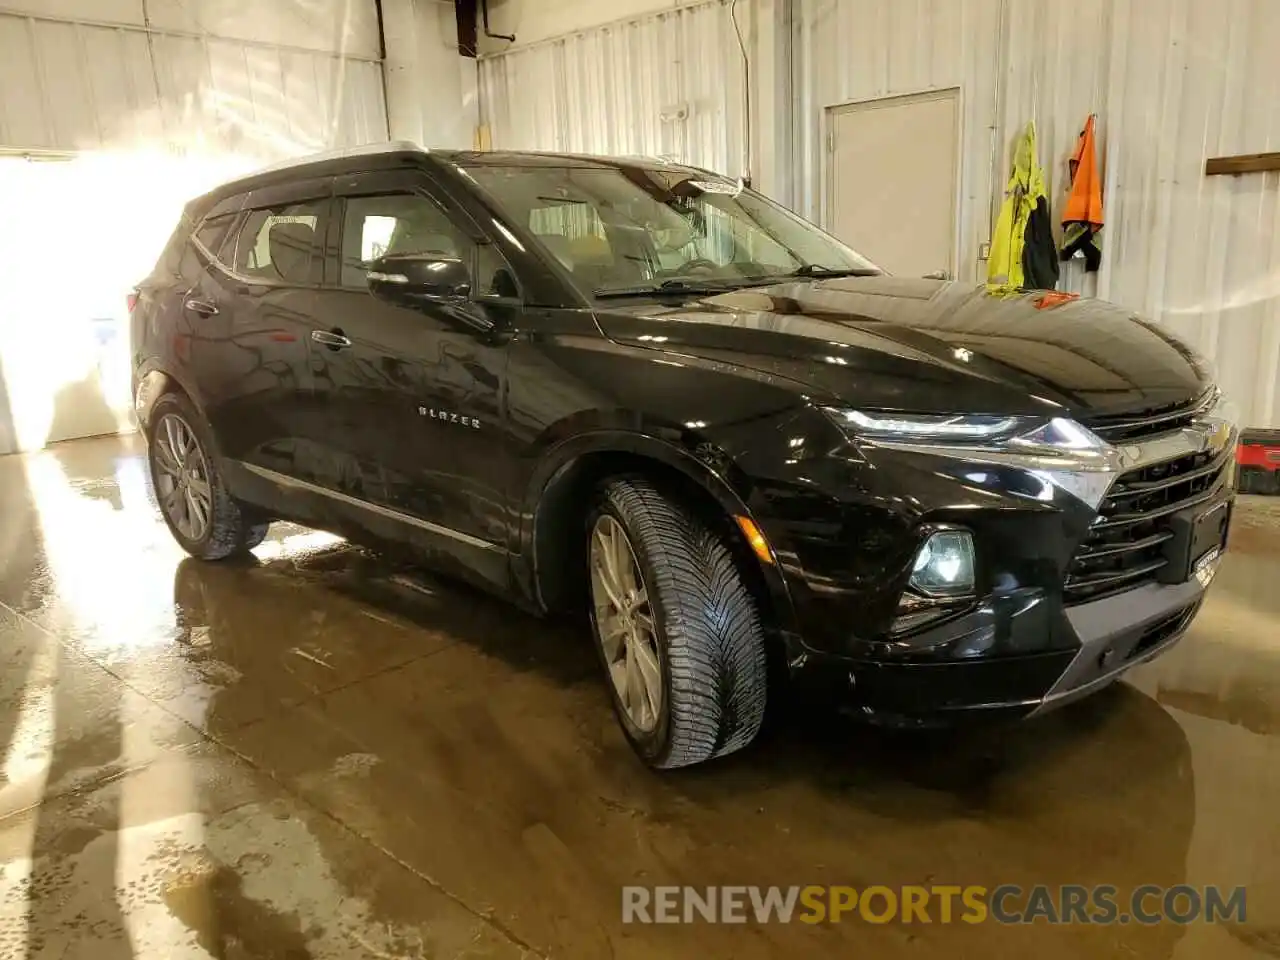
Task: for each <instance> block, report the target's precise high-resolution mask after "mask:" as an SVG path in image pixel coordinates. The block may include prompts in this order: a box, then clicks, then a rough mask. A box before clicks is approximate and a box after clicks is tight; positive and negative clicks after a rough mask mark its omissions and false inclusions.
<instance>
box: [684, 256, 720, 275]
mask: <svg viewBox="0 0 1280 960" xmlns="http://www.w3.org/2000/svg"><path fill="white" fill-rule="evenodd" d="M676 269H677V270H678V271H679V272H680V273H718V272H719V270H720V264H718V263H716V262H715V261H714V260H708V259H707V258H706V257H694V258H693V259H692V260H690V261H688V262H687V263H682V264H680V266H679V267H677V268H676Z"/></svg>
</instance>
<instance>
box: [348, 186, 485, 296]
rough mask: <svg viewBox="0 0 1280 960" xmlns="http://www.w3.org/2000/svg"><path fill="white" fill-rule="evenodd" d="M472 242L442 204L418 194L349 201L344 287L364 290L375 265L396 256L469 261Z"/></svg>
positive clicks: (354, 198) (352, 199) (353, 198)
mask: <svg viewBox="0 0 1280 960" xmlns="http://www.w3.org/2000/svg"><path fill="white" fill-rule="evenodd" d="M471 248H472V242H471V238H470V237H468V236H467V235H466V234H465V233H463V232H462V231H461V230H459V229H458V228H457V227H455V226H454V225H453V223H452V222H451V221H450V220H449V218H448V216H446V214H445V212H444V211H443V210H441V209H440V208H439V207H438V206H437V205H436V204H434V203H433V202H432V201H430V200H428V199H427V198H426V197H420V196H417V195H416V194H408V193H399V194H388V195H386V196H378V197H349V198H348V199H347V201H346V212H345V213H344V215H343V220H342V280H341V283H342V286H344V287H351V288H353V289H359V290H363V289H365V288H366V286H367V281H366V277H365V275H366V274H367V273H368V271H369V265H370V264H371V263H372V262H373V261H374V260H377V259H378V258H379V257H384V256H387V255H388V254H396V253H438V254H443V255H445V256H450V257H458V258H468V257H470V255H471Z"/></svg>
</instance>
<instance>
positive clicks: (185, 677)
mask: <svg viewBox="0 0 1280 960" xmlns="http://www.w3.org/2000/svg"><path fill="white" fill-rule="evenodd" d="M1239 517H1240V519H1239V523H1238V525H1237V529H1236V531H1235V534H1234V539H1233V543H1232V546H1231V550H1230V552H1229V554H1228V556H1227V558H1226V561H1225V563H1224V566H1223V568H1222V571H1221V573H1220V574H1219V579H1218V581H1217V583H1216V584H1215V586H1214V590H1213V593H1212V595H1211V598H1210V600H1209V601H1208V603H1207V605H1206V607H1205V610H1204V612H1203V614H1202V616H1201V617H1200V619H1199V620H1198V621H1197V623H1196V625H1195V626H1194V628H1193V631H1192V633H1191V634H1190V635H1189V636H1188V637H1187V638H1186V640H1185V641H1184V642H1183V643H1182V644H1180V645H1179V647H1178V648H1176V649H1175V650H1174V651H1173V652H1171V653H1170V654H1169V655H1168V656H1166V657H1164V658H1163V659H1161V660H1158V661H1156V662H1155V663H1153V664H1151V665H1149V666H1147V667H1144V668H1141V669H1140V670H1139V671H1137V672H1136V673H1135V674H1134V675H1133V676H1132V678H1131V682H1130V683H1126V684H1121V685H1117V686H1116V687H1114V688H1112V689H1110V690H1108V691H1106V692H1104V693H1102V694H1100V695H1099V696H1097V697H1095V698H1092V699H1091V700H1088V701H1086V702H1085V703H1082V704H1080V705H1078V706H1076V707H1073V708H1070V709H1067V710H1064V711H1060V712H1058V713H1056V714H1053V715H1050V716H1048V717H1046V718H1044V719H1043V720H1041V721H1037V722H1033V723H1029V724H1024V725H1022V726H1020V727H1017V728H1014V729H1009V730H1003V731H999V732H992V733H988V734H985V735H982V736H977V735H968V736H963V737H957V736H945V737H931V738H929V739H920V738H915V737H912V738H904V737H894V736H886V735H884V734H877V733H874V732H872V731H868V730H865V729H861V728H858V727H854V726H850V725H848V724H846V723H842V722H837V721H835V720H833V719H832V718H830V717H827V716H817V717H815V716H807V715H801V714H799V713H798V712H797V711H792V712H791V713H789V714H787V715H784V716H782V717H781V718H780V719H779V720H778V721H777V722H776V723H775V725H774V727H773V728H772V729H771V730H769V731H768V732H767V734H766V735H765V737H764V739H763V741H762V742H761V743H759V744H758V745H757V746H756V747H755V748H753V749H752V750H750V751H748V752H747V753H745V754H742V755H739V756H738V757H736V758H733V759H731V760H728V761H726V762H723V763H719V764H714V765H710V766H707V767H705V768H701V769H697V770H694V771H688V772H684V773H680V774H676V775H668V776H657V775H653V774H651V773H648V772H646V771H645V770H644V769H643V768H641V767H640V765H639V764H638V763H637V762H636V761H635V760H634V759H633V758H632V756H631V754H630V753H629V752H628V750H627V748H626V746H625V744H624V743H623V742H622V739H621V736H620V735H619V733H618V732H617V729H616V727H615V723H614V721H613V718H612V716H611V715H610V713H609V709H608V705H607V702H606V699H605V693H604V687H603V686H602V684H601V682H600V680H599V679H598V677H597V674H596V665H595V661H594V659H593V654H592V651H591V649H590V647H589V645H588V641H587V638H586V636H585V634H583V633H582V632H581V631H580V630H577V629H575V628H571V627H566V626H553V625H547V624H544V623H539V622H537V621H534V620H531V619H529V618H527V617H525V616H523V615H522V614H519V613H517V612H515V611H513V610H511V609H508V608H506V607H504V606H502V605H501V604H499V603H497V602H494V601H490V600H488V599H485V598H483V597H480V596H478V595H475V594H472V593H470V592H468V591H466V590H464V589H462V588H459V587H455V586H450V585H445V584H442V583H436V582H433V581H430V580H424V579H421V578H420V577H415V576H412V575H410V574H409V573H408V572H407V571H405V570H398V569H394V568H391V567H389V566H388V565H386V564H385V563H384V562H383V561H381V560H379V559H378V558H376V557H372V556H369V555H367V554H365V553H362V552H360V551H357V550H355V549H352V548H350V547H348V546H346V545H344V544H342V543H338V542H334V541H333V539H332V538H328V537H325V536H323V535H321V534H316V533H313V532H309V531H303V530H299V529H298V528H293V527H288V526H283V525H280V526H278V528H277V529H275V530H273V534H272V538H271V540H269V541H268V542H267V543H266V544H264V545H263V546H262V548H260V549H259V551H258V557H257V560H256V562H254V563H250V564H240V565H203V564H198V563H195V562H192V561H187V560H184V559H183V558H182V556H181V554H180V553H179V551H178V550H177V548H176V547H175V546H174V545H173V544H172V542H171V540H170V538H169V536H168V534H167V532H166V531H165V530H164V528H163V526H162V525H161V523H160V521H159V520H158V518H157V515H156V513H155V511H154V509H153V507H152V505H151V502H150V500H149V495H148V493H147V484H146V481H145V478H144V462H143V460H142V459H141V457H140V454H139V450H138V448H137V445H136V441H134V440H129V439H124V440H118V439H110V440H102V441H86V442H81V443H76V444H69V445H63V446H60V447H55V448H53V449H51V450H48V451H46V452H44V453H41V454H38V455H34V456H29V457H23V458H15V457H9V458H3V459H0V764H2V766H0V957H20V956H30V957H42V958H43V957H50V958H55V957H56V958H80V957H84V958H93V960H99V958H104V957H105V958H115V957H139V958H165V960H175V958H186V957H225V958H232V957H235V958H239V957H253V958H306V957H312V958H329V957H344V958H345V957H396V958H419V957H520V956H531V957H550V956H555V957H583V958H591V960H595V958H603V957H628V958H652V957H675V958H682V957H697V958H712V957H715V958H720V957H729V956H732V957H735V958H764V957H772V956H784V955H786V956H792V955H794V956H803V957H832V958H835V957H840V958H847V957H850V956H866V957H877V958H883V957H893V956H900V955H901V956H907V955H910V956H912V957H932V956H937V957H957V956H984V957H1009V958H1021V957H1026V956H1032V955H1034V956H1037V957H1042V958H1057V957H1064V958H1065V957H1144V958H1145V957H1210V956H1212V957H1215V958H1227V960H1230V958H1234V957H1258V956H1277V955H1280V817H1277V815H1276V811H1277V810H1280V634H1278V632H1277V630H1276V629H1275V626H1276V622H1277V616H1278V615H1280V589H1278V586H1277V585H1280V539H1278V538H1280V510H1276V508H1275V507H1274V506H1272V505H1271V504H1270V503H1268V502H1265V501H1263V502H1259V503H1247V504H1243V505H1242V507H1241V509H1240V512H1239ZM807 883H833V884H852V885H855V886H860V887H861V886H865V885H868V884H885V885H889V886H896V885H900V884H940V883H954V884H983V885H986V886H988V887H994V886H996V885H998V884H1002V883H1011V884H1021V885H1023V886H1030V885H1032V884H1036V883H1044V884H1061V883H1079V884H1088V885H1092V884H1102V883H1106V884H1114V885H1116V886H1118V887H1120V888H1122V889H1126V888H1130V887H1133V886H1136V885H1138V884H1145V883H1151V884H1160V885H1164V886H1169V885H1174V884H1179V883H1189V884H1195V885H1204V884H1211V883H1216V884H1222V885H1224V886H1230V887H1234V886H1238V885H1245V886H1247V887H1248V915H1247V920H1246V922H1244V923H1243V924H1219V925H1215V926H1210V925H1207V924H1200V925H1193V926H1189V927H1178V926H1169V925H1159V926H1152V927H1140V926H1124V927H1114V926H1113V927H1100V926H1073V927H1069V928H1059V929H1052V928H1049V927H1046V926H1044V925H1041V924H1036V925H1031V926H1025V927H1002V926H997V925H994V924H982V925H978V926H968V925H964V924H956V925H944V924H941V923H938V922H935V923H933V924H931V925H923V924H912V925H904V924H900V923H890V924H886V925H871V924H868V923H865V922H863V921H861V920H852V921H848V922H845V923H842V924H839V925H829V924H824V925H819V926H806V925H803V924H791V925H780V924H775V925H757V924H748V925H743V926H726V925H719V926H713V925H709V924H696V923H695V924H693V925H690V926H683V925H682V926H675V927H660V926H636V925H623V924H622V923H621V911H620V900H621V887H622V886H623V885H625V884H645V885H657V884H690V885H696V886H706V885H710V884H766V885H767V884H781V885H789V884H807Z"/></svg>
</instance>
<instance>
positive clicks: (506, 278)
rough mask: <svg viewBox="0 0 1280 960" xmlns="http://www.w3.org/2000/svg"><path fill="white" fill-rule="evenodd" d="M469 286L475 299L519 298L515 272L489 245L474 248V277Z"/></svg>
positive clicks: (496, 250)
mask: <svg viewBox="0 0 1280 960" xmlns="http://www.w3.org/2000/svg"><path fill="white" fill-rule="evenodd" d="M471 286H472V290H473V291H474V292H473V294H472V295H473V296H475V297H480V298H484V297H499V298H501V299H503V300H515V299H517V298H519V296H520V286H519V284H517V283H516V274H515V271H514V270H512V269H511V265H510V264H509V263H507V258H506V257H504V256H503V255H502V254H501V252H499V251H498V249H497V248H496V247H495V246H494V245H493V244H491V243H482V244H480V245H479V246H478V247H477V248H476V276H475V282H474V283H472V285H471Z"/></svg>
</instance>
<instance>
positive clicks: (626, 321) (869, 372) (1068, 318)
mask: <svg viewBox="0 0 1280 960" xmlns="http://www.w3.org/2000/svg"><path fill="white" fill-rule="evenodd" d="M597 320H598V322H599V323H600V327H601V329H602V330H603V331H604V333H605V335H606V336H607V337H609V338H610V339H612V340H614V341H615V342H619V343H626V344H632V345H635V346H639V347H648V348H653V349H657V350H663V351H667V352H669V353H671V354H672V355H676V354H685V355H692V356H698V357H702V358H705V359H710V360H718V361H723V362H728V363H733V364H736V365H738V366H740V367H748V368H751V369H754V370H757V371H760V372H764V373H768V374H772V375H774V376H777V377H778V378H780V379H785V380H790V381H793V382H795V383H796V384H798V385H800V386H801V387H802V388H804V389H806V390H808V391H809V392H810V393H811V394H812V395H813V397H814V399H815V400H821V399H824V398H825V399H826V400H828V401H830V400H833V399H834V400H839V401H841V402H844V403H849V404H861V405H864V406H868V407H875V408H880V409H896V410H914V411H918V412H955V411H965V412H971V413H996V414H1006V413H1053V414H1066V415H1070V416H1079V417H1083V418H1085V419H1088V418H1089V417H1091V416H1100V415H1108V414H1114V413H1128V412H1133V411H1138V410H1147V409H1151V408H1154V407H1160V406H1164V405H1167V404H1171V403H1177V402H1182V401H1186V400H1189V399H1191V398H1193V397H1195V396H1196V395H1198V394H1199V393H1200V392H1202V391H1203V390H1204V389H1205V388H1206V386H1208V381H1207V376H1206V372H1205V371H1204V369H1203V368H1202V367H1201V366H1200V364H1199V362H1198V361H1197V360H1196V358H1195V356H1194V355H1193V354H1192V353H1191V351H1190V350H1188V349H1187V348H1186V347H1185V346H1183V345H1182V344H1180V343H1179V342H1177V341H1176V340H1175V339H1174V338H1173V337H1171V336H1170V335H1168V334H1166V333H1164V332H1163V331H1161V330H1159V329H1157V328H1156V327H1155V326H1154V325H1152V324H1148V323H1145V322H1142V321H1140V320H1139V319H1138V318H1137V317H1135V316H1134V315H1133V314H1132V312H1130V311H1128V310H1125V309H1123V308H1121V307H1118V306H1115V305H1114V304H1110V303H1106V302H1104V301H1100V300H1087V299H1065V300H1064V298H1062V297H1061V296H1060V295H1051V296H1050V297H1049V298H1046V297H1045V295H1044V293H1042V292H1041V293H1015V294H1008V295H1005V294H993V293H989V292H988V291H987V290H986V289H985V288H983V287H978V288H974V287H972V286H970V285H967V284H962V283H953V282H947V281H940V280H918V279H914V278H905V277H888V276H876V277H846V278H839V279H831V280H805V281H795V282H785V283H778V284H774V285H771V286H766V287H752V288H749V289H743V290H735V291H731V292H726V293H723V294H718V295H713V296H703V297H700V298H696V299H694V298H690V299H688V300H685V301H680V302H678V303H673V302H672V301H671V299H670V298H669V297H664V298H663V299H662V300H661V302H657V301H655V300H654V299H645V300H635V301H627V300H618V301H602V309H601V310H600V311H599V313H598V314H597ZM677 359H678V358H677Z"/></svg>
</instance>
